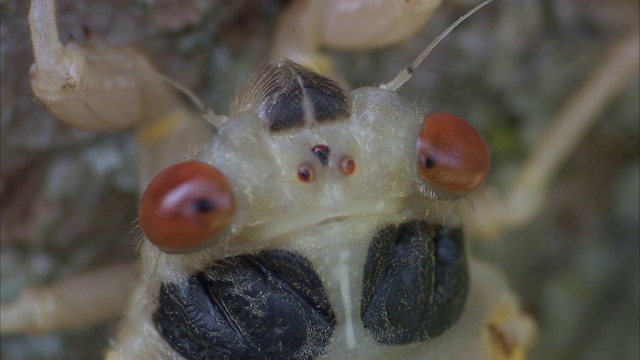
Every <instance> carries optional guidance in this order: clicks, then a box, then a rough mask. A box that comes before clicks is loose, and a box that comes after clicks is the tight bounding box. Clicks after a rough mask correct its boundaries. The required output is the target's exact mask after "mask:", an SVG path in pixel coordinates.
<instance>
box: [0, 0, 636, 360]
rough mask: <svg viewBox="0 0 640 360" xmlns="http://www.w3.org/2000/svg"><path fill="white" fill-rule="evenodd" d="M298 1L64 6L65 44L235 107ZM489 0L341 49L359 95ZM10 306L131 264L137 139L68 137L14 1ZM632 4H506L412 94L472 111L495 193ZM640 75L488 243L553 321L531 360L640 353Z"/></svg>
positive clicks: (344, 70) (85, 339)
mask: <svg viewBox="0 0 640 360" xmlns="http://www.w3.org/2000/svg"><path fill="white" fill-rule="evenodd" d="M287 2H288V1H285V0H280V1H277V0H240V1H233V2H231V1H205V0H186V1H183V0H137V1H126V0H116V1H102V2H95V1H91V2H85V1H71V0H60V1H58V18H59V30H60V36H61V38H62V41H63V42H67V41H68V40H69V39H76V40H82V39H83V38H84V37H86V36H87V31H86V30H89V32H90V33H91V34H95V36H100V37H104V38H106V39H107V40H108V41H110V42H112V43H114V44H122V45H126V44H135V45H136V46H138V47H140V48H142V49H144V50H145V51H146V52H147V53H148V54H149V57H150V58H152V59H153V60H154V61H155V62H156V64H157V65H158V68H159V70H160V72H162V73H164V74H167V75H168V76H170V77H171V78H174V79H176V80H178V81H179V82H181V83H183V84H185V85H186V86H188V87H189V88H191V89H192V90H194V91H195V92H196V93H197V94H198V95H199V96H200V97H201V98H202V99H203V100H204V101H205V102H206V103H208V104H210V106H211V107H212V108H213V109H214V110H215V111H216V112H218V113H226V112H227V110H228V108H229V104H230V102H231V101H232V99H233V97H234V95H235V94H236V93H237V91H238V90H239V89H241V87H242V83H243V81H244V80H246V79H247V77H248V76H249V75H250V73H251V71H252V69H254V68H255V67H256V66H257V64H258V63H259V62H260V61H261V60H262V59H264V58H265V55H266V54H267V52H268V49H269V39H270V36H271V35H272V29H273V25H274V21H275V18H276V17H277V15H278V14H279V13H280V12H281V11H282V9H283V8H284V7H285V6H286V4H287ZM476 3H477V1H471V0H450V1H446V0H445V1H444V4H443V5H442V6H441V8H440V9H439V10H438V11H437V12H436V13H435V15H434V16H433V18H432V20H431V21H430V23H429V24H428V25H427V27H426V28H425V29H424V30H423V31H421V32H420V33H419V34H418V35H416V37H413V38H411V39H409V40H408V41H406V42H404V43H402V44H399V45H397V46H393V47H388V48H385V49H381V50H375V51H368V52H358V53H352V52H330V53H331V54H332V55H333V57H334V59H335V61H336V67H337V69H338V72H339V73H340V74H341V75H342V76H343V77H344V79H345V80H346V81H347V82H348V83H349V84H350V85H351V86H352V87H353V88H356V87H359V86H362V85H378V84H380V83H383V82H386V81H389V80H390V79H391V78H393V76H395V74H396V73H397V72H398V71H399V70H400V69H401V68H402V67H404V66H406V65H407V64H408V63H409V62H410V61H412V60H413V58H414V57H415V56H416V55H417V54H418V53H419V52H420V51H422V49H423V48H424V47H426V45H428V44H429V43H430V42H431V40H432V39H433V38H434V37H435V36H437V35H438V34H440V33H441V32H442V31H443V30H444V29H445V28H446V27H447V26H448V25H450V24H451V23H452V22H453V21H455V20H456V19H457V18H458V17H459V16H461V15H462V14H463V13H465V12H466V11H468V10H469V9H471V8H472V7H473V6H474V5H475V4H476ZM0 11H1V13H0V20H1V24H0V75H1V76H2V78H1V79H2V83H1V92H0V101H1V103H0V150H1V153H0V160H1V162H0V171H1V173H0V181H1V182H0V195H1V211H2V219H1V220H2V221H1V226H0V240H1V241H0V250H1V251H0V280H1V282H0V300H2V302H5V301H9V300H11V299H13V298H15V297H16V296H17V294H18V293H19V291H20V290H21V289H22V288H23V287H25V286H27V285H28V284H40V283H44V282H48V281H53V280H55V279H59V278H61V277H64V276H68V275H71V274H74V273H78V272H81V271H84V270H87V269H94V268H99V267H101V266H104V265H107V264H111V263H116V262H128V261H132V260H133V259H134V257H135V255H134V250H135V245H136V239H135V236H134V234H133V231H132V228H133V225H132V224H133V222H134V220H135V217H136V202H137V197H138V195H137V189H136V188H135V185H136V180H135V163H134V162H133V160H132V159H133V156H132V154H133V151H134V150H135V144H134V141H133V140H134V139H133V137H132V135H131V134H129V133H126V132H122V133H112V134H100V133H92V132H86V131H80V130H76V129H71V128H69V127H68V126H66V125H64V124H62V123H60V122H58V121H56V120H55V119H53V118H52V117H51V115H49V113H48V112H47V111H46V110H45V109H44V107H43V106H42V105H41V104H40V103H39V102H38V101H36V100H35V99H34V97H33V95H32V93H31V91H30V89H29V78H28V70H29V67H30V66H31V63H32V62H33V58H32V55H31V49H30V44H29V41H28V38H29V31H28V23H27V13H28V2H27V1H19V0H1V1H0ZM638 14H639V3H638V1H636V0H611V1H607V2H602V1H597V0H538V1H534V0H496V1H495V2H494V3H493V4H491V5H489V6H488V7H486V8H484V9H482V10H481V11H480V12H478V13H477V14H475V15H474V16H473V17H471V18H470V19H469V20H467V21H466V22H465V23H463V24H462V25H461V26H460V27H458V28H457V29H456V30H455V31H454V32H453V33H452V34H451V35H449V36H448V37H447V38H446V39H445V40H444V41H443V42H442V43H441V44H440V45H439V47H438V48H436V50H435V51H434V52H433V53H432V54H431V55H430V56H429V57H428V58H427V60H426V62H425V63H424V64H423V65H422V67H420V68H419V70H418V71H416V73H415V76H414V78H413V79H412V80H411V81H410V82H409V83H408V84H407V85H406V86H405V87H403V88H402V89H401V94H402V95H403V96H404V97H405V98H407V99H409V100H415V101H416V102H417V103H420V104H423V103H427V104H429V108H430V109H431V111H447V112H452V113H455V114H457V115H459V116H461V117H463V118H466V119H468V120H469V121H471V122H472V123H473V124H474V125H475V126H476V127H477V128H478V129H479V130H480V131H481V132H482V133H483V134H484V135H485V137H486V140H487V142H488V144H489V146H490V148H491V152H492V172H491V175H490V178H489V180H488V182H487V188H489V189H490V190H487V191H496V192H501V191H504V189H506V188H508V185H509V184H510V183H511V181H513V179H514V177H515V176H516V174H517V172H518V169H519V168H520V166H521V164H522V162H523V161H524V159H525V157H526V156H527V154H528V153H529V149H530V148H531V146H532V145H533V144H535V142H536V139H537V137H538V136H539V134H540V132H541V131H542V129H543V128H544V127H545V125H546V124H547V122H548V121H549V120H550V119H551V118H552V117H553V115H554V114H555V112H556V111H557V110H558V108H559V107H560V106H562V104H563V103H564V102H565V101H567V99H568V98H569V97H570V96H571V94H572V93H573V92H574V91H576V89H577V88H578V87H579V86H580V84H581V83H582V82H583V81H584V79H585V78H586V76H587V75H588V74H589V73H590V71H591V70H592V69H594V67H595V66H596V64H597V63H598V62H599V61H600V60H601V59H602V58H603V56H604V54H605V53H606V52H607V51H608V49H609V48H610V46H611V45H612V44H613V43H615V42H616V41H617V40H619V39H620V38H622V37H623V36H624V35H626V34H631V33H633V32H637V31H638V27H639V25H638V21H639V20H638ZM639 88H640V86H639V82H638V78H637V77H636V78H635V79H630V81H629V84H628V86H627V87H626V90H625V91H623V92H622V93H620V94H619V95H618V96H617V97H616V98H615V100H614V101H613V102H611V104H609V106H607V107H606V109H603V112H602V113H603V115H602V116H601V117H600V119H599V121H598V123H597V124H596V125H595V126H594V127H593V128H592V129H591V130H590V131H589V132H588V134H587V136H586V138H585V139H584V140H583V141H582V142H581V144H580V146H579V147H578V148H577V149H576V150H575V153H574V154H573V155H572V157H571V158H570V160H569V161H568V162H567V163H566V165H565V166H564V168H563V169H562V171H561V172H560V173H559V174H558V177H557V180H556V181H554V183H553V185H552V187H551V189H550V193H549V198H548V201H547V203H546V205H545V207H544V209H543V211H542V213H540V214H539V215H538V216H537V217H536V218H535V219H534V220H533V221H532V223H531V224H529V225H527V226H525V227H522V228H519V229H515V230H512V231H509V232H508V233H506V234H503V235H501V236H500V237H499V238H496V239H481V241H474V242H473V245H472V246H473V247H474V251H475V253H476V254H477V256H479V257H481V258H484V259H487V261H490V262H493V263H496V264H497V265H498V266H500V267H501V268H502V269H504V272H505V274H506V275H507V277H508V278H509V281H510V283H511V284H512V286H513V288H514V289H515V291H516V293H518V294H519V295H520V297H521V300H522V304H523V307H524V308H525V309H526V311H527V312H529V313H530V314H531V315H532V316H533V317H535V318H536V320H537V322H538V325H539V338H538V341H537V343H536V346H535V348H534V349H533V351H532V353H531V358H532V359H603V358H609V359H638V358H639V357H640V354H639V346H640V345H639V341H640V340H639V339H640V334H639V327H640V310H639V303H640V289H639V283H640V275H639V274H640V269H639V263H640V261H639V256H640V255H639V253H640V249H639V245H638V244H639V237H640V229H639V228H640V219H639V216H640V215H639V212H640V210H639V206H640V169H639V155H640V149H639V145H638V144H639V136H638V135H639V122H640V120H639V119H640V109H639V107H640V105H639V103H640V100H639V99H640V94H639ZM114 328H115V322H112V323H108V324H105V325H101V326H96V327H91V328H84V329H77V330H72V331H64V332H60V333H54V334H45V335H15V336H3V337H2V338H1V339H0V357H1V359H7V360H21V359H69V360H73V359H94V358H99V356H100V354H102V352H103V351H104V350H105V349H106V347H107V346H108V341H109V334H111V333H112V331H113V329H114Z"/></svg>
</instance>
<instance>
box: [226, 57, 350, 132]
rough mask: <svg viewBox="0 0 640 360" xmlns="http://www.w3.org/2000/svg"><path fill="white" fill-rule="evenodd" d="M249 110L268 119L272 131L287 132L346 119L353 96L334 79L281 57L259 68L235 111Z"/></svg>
mask: <svg viewBox="0 0 640 360" xmlns="http://www.w3.org/2000/svg"><path fill="white" fill-rule="evenodd" d="M249 110H250V111H255V112H256V113H257V114H258V116H260V118H262V119H263V120H264V121H266V123H267V126H268V128H269V130H270V131H274V132H277V131H286V130H292V129H295V128H299V127H301V126H304V125H305V124H306V125H313V124H314V123H315V122H318V123H323V122H328V121H341V120H346V119H347V118H349V117H350V115H351V97H350V94H349V93H348V92H347V90H346V89H344V88H343V87H342V86H340V85H339V84H337V83H336V82H335V81H333V80H331V79H329V78H327V77H324V76H322V75H320V74H317V73H315V72H313V71H311V70H309V69H307V68H305V67H303V66H300V65H298V64H296V63H294V62H292V61H289V60H286V59H280V60H278V61H276V62H275V63H268V64H266V65H263V66H262V67H260V68H259V69H258V70H257V71H256V74H255V75H254V76H253V78H252V80H251V81H250V82H249V84H248V85H247V87H246V89H245V91H244V92H243V93H242V95H241V96H240V97H239V98H238V99H237V100H236V103H235V104H234V106H233V109H232V113H235V112H238V111H249Z"/></svg>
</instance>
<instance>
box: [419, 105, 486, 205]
mask: <svg viewBox="0 0 640 360" xmlns="http://www.w3.org/2000/svg"><path fill="white" fill-rule="evenodd" d="M418 170H419V172H420V176H422V178H424V179H425V180H427V181H429V182H430V183H431V184H433V185H435V186H437V187H438V188H440V189H442V190H445V191H448V192H451V193H457V194H461V193H467V192H469V191H472V190H474V189H476V188H478V187H479V186H480V185H482V183H483V182H484V180H485V179H486V177H487V174H488V173H489V149H487V144H485V142H484V140H483V139H482V136H481V135H480V133H479V132H478V131H477V130H476V129H474V128H473V126H471V125H470V124H469V123H467V122H466V121H464V120H462V119H460V118H458V117H456V116H453V115H450V114H444V113H437V114H432V115H428V116H427V117H426V119H425V123H424V127H423V128H422V133H421V134H420V139H418Z"/></svg>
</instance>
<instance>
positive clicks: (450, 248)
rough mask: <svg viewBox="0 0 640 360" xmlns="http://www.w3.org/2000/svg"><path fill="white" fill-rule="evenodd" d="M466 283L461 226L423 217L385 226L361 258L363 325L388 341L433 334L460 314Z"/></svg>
mask: <svg viewBox="0 0 640 360" xmlns="http://www.w3.org/2000/svg"><path fill="white" fill-rule="evenodd" d="M468 286H469V275H468V269H467V263H466V258H465V253H464V248H463V236H462V230H461V229H449V228H443V227H437V226H433V225H430V224H428V223H427V222H425V221H410V222H406V223H403V224H400V225H399V226H398V225H389V226H386V227H384V228H383V229H382V230H380V231H379V232H378V233H377V234H376V235H375V237H374V238H373V241H372V243H371V245H370V247H369V253H368V255H367V259H366V262H365V267H364V281H363V286H362V304H361V308H360V313H361V316H362V321H363V323H364V327H365V329H367V330H368V331H369V332H370V333H371V335H372V336H373V338H374V339H375V340H376V341H378V342H380V343H383V344H388V345H396V344H407V343H414V342H419V341H424V340H427V339H429V338H433V337H435V336H438V335H440V334H442V333H443V332H444V331H445V330H447V329H448V328H450V327H451V326H452V325H453V324H454V323H455V322H456V321H457V319H458V318H459V317H460V314H461V313H462V310H463V307H464V303H465V301H466V297H467V289H468Z"/></svg>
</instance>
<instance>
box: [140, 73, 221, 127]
mask: <svg viewBox="0 0 640 360" xmlns="http://www.w3.org/2000/svg"><path fill="white" fill-rule="evenodd" d="M147 73H150V75H152V76H154V77H158V78H159V79H160V80H162V81H164V82H166V83H168V84H169V85H171V86H173V87H174V88H176V90H178V91H180V92H181V93H183V94H184V95H186V96H187V97H188V98H189V100H191V102H193V104H194V105H195V106H196V107H197V108H198V110H200V116H202V117H203V118H204V119H205V120H206V121H207V122H208V123H210V124H211V125H213V126H214V127H215V128H216V129H217V128H219V127H220V125H222V124H224V123H225V122H226V121H227V120H229V119H228V118H227V117H226V116H224V115H216V114H215V113H214V112H213V110H211V108H210V107H208V106H206V105H205V104H204V103H203V102H202V101H201V100H200V98H198V96H197V95H196V94H194V93H193V92H192V91H191V90H189V88H187V87H186V86H184V85H182V84H180V83H179V82H177V81H175V80H173V79H171V78H170V77H168V76H165V75H162V74H160V73H157V72H155V71H147Z"/></svg>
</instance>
